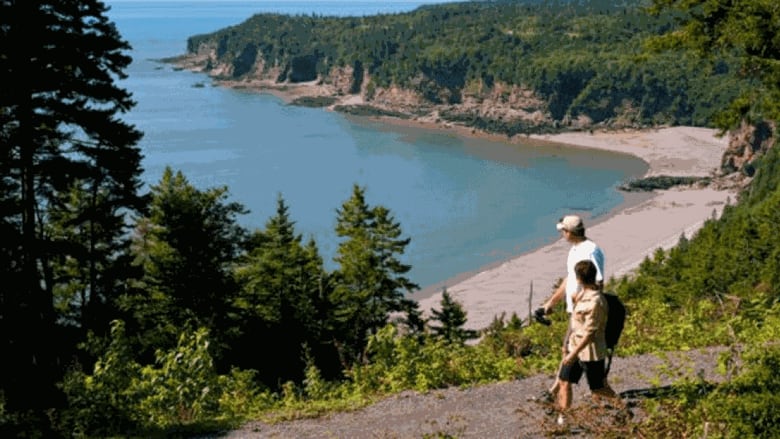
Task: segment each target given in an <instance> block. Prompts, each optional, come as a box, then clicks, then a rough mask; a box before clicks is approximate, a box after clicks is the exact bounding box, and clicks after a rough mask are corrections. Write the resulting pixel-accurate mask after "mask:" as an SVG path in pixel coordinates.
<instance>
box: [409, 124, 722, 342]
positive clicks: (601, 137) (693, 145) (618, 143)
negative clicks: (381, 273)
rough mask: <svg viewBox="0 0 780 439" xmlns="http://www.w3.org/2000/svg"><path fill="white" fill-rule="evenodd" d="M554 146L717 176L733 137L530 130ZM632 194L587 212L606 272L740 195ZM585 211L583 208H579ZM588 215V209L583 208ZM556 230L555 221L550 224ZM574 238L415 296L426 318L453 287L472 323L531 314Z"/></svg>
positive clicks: (634, 262)
mask: <svg viewBox="0 0 780 439" xmlns="http://www.w3.org/2000/svg"><path fill="white" fill-rule="evenodd" d="M530 137H531V138H532V139H534V140H538V141H543V142H550V143H551V144H566V145H567V146H573V147H579V148H586V149H588V148H593V149H603V150H608V151H615V152H624V153H629V154H633V155H635V156H637V157H639V158H640V159H642V160H644V161H645V162H647V163H648V165H649V168H648V171H647V173H646V175H645V176H646V177H647V176H653V175H675V176H712V175H714V173H715V172H716V171H717V169H718V168H719V166H720V159H721V157H722V155H723V152H724V151H725V149H726V147H727V145H728V140H727V138H726V137H724V138H718V137H717V131H716V130H712V129H706V128H696V127H673V128H659V129H652V130H637V131H617V132H599V133H594V134H591V133H587V132H569V133H561V134H554V135H536V136H530ZM626 195H627V196H626V200H625V201H624V202H623V203H621V205H619V206H618V207H616V208H615V209H613V210H612V211H611V212H609V213H608V214H606V215H602V216H600V217H598V218H596V219H595V220H592V219H590V218H588V217H587V216H585V215H583V220H584V222H585V226H586V234H587V236H588V237H589V238H591V239H593V240H594V241H595V242H596V243H598V244H599V246H601V247H602V249H603V250H604V253H605V255H606V263H605V271H606V273H605V276H606V278H607V279H609V278H620V277H622V276H624V275H630V273H631V272H632V271H633V270H634V269H636V268H637V267H638V266H639V264H640V263H641V262H642V261H643V260H644V259H645V258H646V257H648V256H652V254H653V253H654V252H655V250H656V249H658V248H663V249H669V248H671V247H673V246H674V245H676V244H677V242H679V239H680V237H681V236H682V235H685V236H686V237H687V238H691V237H692V236H693V235H694V234H695V233H696V232H697V231H698V230H699V229H700V228H701V227H702V226H703V224H704V222H705V221H706V220H707V219H709V218H711V217H713V216H716V217H717V216H719V215H720V213H721V212H722V211H723V208H724V207H725V206H726V205H727V204H729V203H731V202H734V201H736V197H737V191H736V190H731V189H716V188H712V187H705V188H697V187H675V188H671V189H668V190H658V191H653V192H652V193H643V194H633V193H629V194H626ZM573 213H579V212H573ZM580 214H582V213H580ZM550 227H551V228H554V227H555V224H550ZM568 249H569V244H567V243H566V242H565V241H563V240H562V239H559V240H557V241H555V242H554V243H551V244H548V245H545V246H543V247H541V248H538V249H536V250H532V251H530V252H527V253H524V254H521V255H519V256H516V257H513V258H510V259H508V260H505V261H503V262H500V263H497V264H493V265H491V266H489V267H483V268H482V269H480V270H478V271H477V272H474V273H467V274H464V275H461V276H457V277H455V278H453V279H450V280H448V281H447V282H445V283H443V284H441V285H439V286H433V287H428V288H425V289H423V290H420V291H418V292H415V293H414V294H413V295H412V298H413V299H415V300H417V302H418V303H419V304H420V308H421V310H422V311H423V314H424V315H425V316H429V315H430V310H431V309H432V308H439V306H440V301H441V290H442V288H444V287H446V288H447V292H448V293H449V294H450V296H451V297H452V298H453V300H455V301H457V302H459V303H460V304H461V305H462V306H463V309H464V310H465V311H466V313H467V317H468V321H467V323H466V325H465V326H466V328H468V329H482V328H485V327H487V326H488V325H489V324H490V323H491V322H492V321H493V319H494V318H495V317H496V316H501V314H502V313H504V314H505V317H506V318H509V317H510V316H511V315H512V313H516V314H517V315H518V317H520V318H523V319H525V318H528V317H529V314H530V312H531V310H533V309H534V308H536V307H538V306H540V305H541V303H543V302H544V300H546V299H547V298H548V297H549V296H550V294H551V293H552V291H553V285H554V284H555V282H556V281H557V279H559V278H561V277H563V276H564V275H565V272H566V255H567V253H568Z"/></svg>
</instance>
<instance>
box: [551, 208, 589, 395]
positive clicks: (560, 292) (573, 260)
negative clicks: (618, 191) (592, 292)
mask: <svg viewBox="0 0 780 439" xmlns="http://www.w3.org/2000/svg"><path fill="white" fill-rule="evenodd" d="M555 227H556V228H557V229H558V231H560V232H561V235H562V236H563V238H564V239H565V240H566V241H567V242H569V243H570V244H571V248H570V249H569V254H568V257H567V258H566V277H564V278H563V281H562V282H561V284H560V285H558V288H556V289H555V292H554V293H553V295H552V296H550V298H549V299H547V301H546V302H545V303H544V305H542V307H541V308H539V309H537V310H536V316H537V319H542V318H543V317H544V316H545V315H547V314H550V312H552V309H553V307H555V305H557V304H558V303H559V302H560V301H561V300H564V299H565V300H566V312H567V313H569V314H571V312H572V310H573V309H574V303H573V298H574V295H575V294H576V293H577V292H578V291H579V289H580V286H579V284H578V282H577V274H576V273H575V272H574V267H575V265H576V264H577V262H579V261H587V260H589V261H591V262H593V264H594V265H595V266H596V283H597V286H598V288H599V289H601V288H603V286H604V252H603V251H602V250H601V248H600V247H599V246H598V245H597V244H596V243H595V242H593V241H591V240H590V239H588V237H587V236H586V235H585V225H584V224H583V222H582V218H580V217H579V216H577V215H567V216H565V217H563V218H561V219H560V220H559V221H558V224H556V226H555ZM570 330H571V328H569V329H567V330H566V336H565V337H564V339H563V347H562V352H563V357H564V358H565V357H566V355H567V354H568V348H567V345H568V338H569V332H570ZM560 385H561V383H560V380H559V379H558V378H557V376H556V379H555V383H553V386H552V387H551V388H550V390H549V391H548V392H549V394H548V395H545V399H548V400H552V399H554V398H555V397H556V395H557V393H558V390H559V388H560Z"/></svg>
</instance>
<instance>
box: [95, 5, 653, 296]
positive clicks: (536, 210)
mask: <svg viewBox="0 0 780 439" xmlns="http://www.w3.org/2000/svg"><path fill="white" fill-rule="evenodd" d="M425 3H426V2H410V1H392V0H389V1H384V2H370V1H357V0H355V1H351V0H343V1H274V2H271V1H219V0H172V1H171V0H168V1H150V0H146V1H140V0H112V1H108V2H107V5H109V6H110V7H111V11H110V12H109V14H108V15H109V17H110V18H111V19H112V20H113V21H114V22H115V23H116V24H117V27H118V29H119V31H120V33H121V34H122V35H123V37H124V38H125V39H127V40H128V41H129V42H130V44H131V45H132V47H133V50H132V52H131V55H132V56H133V58H134V61H133V64H132V65H131V66H130V67H129V69H128V70H127V73H128V78H127V79H125V80H123V81H121V83H120V85H122V86H123V87H125V88H127V89H128V90H130V91H131V92H132V93H133V96H134V99H135V100H136V102H137V105H136V107H135V108H134V109H133V110H132V111H130V112H129V113H127V114H125V115H124V119H125V120H127V121H128V122H130V123H133V124H134V125H136V126H137V127H138V128H139V129H140V130H141V131H143V132H144V133H145V135H144V138H143V140H142V141H141V147H142V150H143V153H144V162H143V164H144V168H145V172H144V180H145V182H146V183H147V184H148V185H153V184H155V183H156V182H157V181H159V179H160V176H161V175H162V171H163V170H164V168H165V167H166V166H170V167H172V168H173V169H175V170H180V171H182V172H183V173H184V175H185V176H186V177H187V178H188V179H189V180H190V182H192V183H193V184H194V185H195V186H197V187H199V188H203V189H205V188H209V187H216V186H227V187H228V189H229V193H230V197H231V200H234V201H238V202H241V203H243V204H244V205H245V206H246V207H247V208H248V209H249V210H250V211H251V212H250V213H249V214H248V215H246V216H243V217H241V218H239V221H240V222H241V223H242V225H244V226H245V227H248V228H250V229H254V228H263V227H264V225H265V222H266V221H267V220H268V218H269V217H270V216H272V215H273V214H274V213H275V208H276V199H277V197H278V196H279V195H281V196H282V197H283V198H284V199H285V201H286V202H287V204H288V206H289V207H290V215H291V218H292V219H293V220H294V221H295V222H296V230H297V232H298V233H300V234H302V235H303V236H304V238H305V239H308V238H309V237H313V238H314V239H315V241H316V242H317V244H318V246H319V248H320V252H321V254H322V255H323V258H324V259H325V262H326V265H327V266H328V268H330V269H332V268H334V267H335V265H334V263H333V262H332V257H333V255H334V254H335V251H336V248H337V246H338V242H339V241H338V238H337V237H336V236H335V231H334V227H335V221H336V209H337V208H338V207H339V206H341V204H342V203H343V202H344V201H345V200H347V199H348V198H349V196H350V195H351V191H352V186H353V185H354V184H358V185H361V186H364V187H365V188H366V200H367V202H368V203H369V204H370V205H383V206H385V207H387V208H389V209H390V210H391V212H392V213H393V215H394V217H395V219H396V220H397V221H398V222H400V224H401V227H402V229H403V231H404V233H405V235H406V236H408V237H410V238H411V244H410V245H409V246H408V247H407V251H406V253H405V254H404V256H403V258H402V259H403V260H404V262H406V263H409V264H411V265H412V267H413V269H412V271H411V273H410V278H411V279H412V280H413V281H414V282H416V283H418V284H419V285H420V286H421V287H423V288H425V287H431V286H445V283H446V281H447V280H448V279H451V278H452V277H454V276H456V275H458V274H460V273H464V272H470V271H474V270H477V269H479V268H480V267H483V266H486V265H490V264H492V263H495V262H497V261H499V260H503V259H506V258H509V257H512V256H515V255H518V254H520V253H523V252H526V251H530V250H532V249H534V248H537V247H540V246H542V245H544V244H547V243H549V242H551V241H553V240H555V239H557V238H558V234H557V233H556V231H555V227H554V223H555V220H556V219H557V218H559V217H561V216H562V215H564V214H567V213H569V212H573V211H574V212H578V213H580V214H581V215H583V216H585V217H586V218H588V219H597V218H598V217H600V216H602V215H605V214H607V213H608V212H609V211H611V210H612V209H614V208H615V207H617V206H619V205H620V204H621V203H622V202H623V201H624V200H623V194H621V193H620V192H619V191H618V190H617V186H618V185H619V184H621V183H622V182H624V181H626V180H627V179H629V178H632V177H635V176H638V175H641V174H642V173H643V172H644V171H645V169H646V167H645V164H644V163H643V162H641V161H640V160H638V159H636V158H633V157H629V156H625V155H619V154H612V153H606V152H597V151H584V150H580V149H573V148H567V147H564V146H557V145H545V146H540V145H532V144H528V145H518V144H510V143H508V142H507V143H505V142H490V141H485V140H480V139H474V138H463V137H458V136H456V135H454V134H453V133H451V132H448V131H447V130H446V129H442V130H426V129H421V128H409V127H402V126H398V125H395V124H390V125H388V124H382V123H378V122H376V121H372V120H369V119H365V118H356V117H346V116H344V115H341V114H338V113H334V112H329V111H326V110H323V109H312V108H303V107H295V106H289V105H285V104H284V102H282V101H281V100H279V99H277V98H275V97H273V96H270V95H267V94H261V93H255V92H249V91H239V90H231V89H227V88H220V87H215V86H212V84H211V82H210V81H209V78H208V77H207V76H206V75H203V74H196V73H192V72H186V71H177V70H175V69H174V68H173V67H172V66H170V65H167V64H163V63H160V62H158V61H157V60H158V59H160V58H164V57H170V56H175V55H180V54H182V53H184V52H185V50H186V39H187V37H189V36H191V35H195V34H199V33H205V32H211V31H214V30H217V29H220V28H222V27H225V26H230V25H235V24H238V23H240V22H242V21H243V20H245V19H247V18H249V17H250V16H251V15H252V14H254V13H259V12H281V13H289V14H320V15H338V16H345V15H370V14H377V13H382V14H386V13H397V12H404V11H409V10H412V9H414V8H416V7H417V6H420V5H422V4H425ZM428 3H430V2H428ZM522 287H523V286H518V288H522Z"/></svg>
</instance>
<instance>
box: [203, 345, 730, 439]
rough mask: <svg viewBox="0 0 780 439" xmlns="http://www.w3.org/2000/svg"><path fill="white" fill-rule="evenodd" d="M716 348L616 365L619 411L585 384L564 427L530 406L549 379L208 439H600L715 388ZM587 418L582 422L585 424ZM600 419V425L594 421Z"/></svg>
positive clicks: (613, 379) (392, 402) (413, 395)
mask: <svg viewBox="0 0 780 439" xmlns="http://www.w3.org/2000/svg"><path fill="white" fill-rule="evenodd" d="M721 352H723V349H721V348H708V349H702V350H694V351H690V352H681V353H671V354H670V353H664V354H657V355H650V354H648V355H641V356H635V357H627V358H615V359H614V360H613V364H612V371H611V373H610V375H609V378H610V383H611V385H612V387H613V388H614V389H615V391H616V392H618V393H620V394H621V403H622V407H611V406H609V405H608V406H606V407H604V406H601V405H600V406H594V405H593V404H592V402H591V398H590V396H589V393H588V389H587V387H588V386H587V383H586V381H585V380H584V379H583V380H582V381H581V382H580V384H579V385H575V386H574V404H573V407H572V411H571V414H570V415H569V416H567V418H566V423H565V424H564V425H563V426H559V425H557V423H556V418H557V413H556V412H554V411H553V410H551V408H550V406H549V405H547V404H544V403H540V402H539V401H536V400H534V398H533V397H535V396H538V395H540V394H541V392H542V391H544V390H545V389H546V388H548V387H549V385H550V384H551V383H552V379H553V377H552V375H537V376H532V377H528V378H525V379H521V380H515V381H511V382H502V383H495V384H489V385H483V386H477V387H471V388H465V389H459V388H450V389H444V390H436V391H431V392H429V393H426V394H420V393H417V392H413V391H406V392H403V393H400V394H398V395H394V396H391V397H388V398H387V399H384V400H382V401H380V402H378V403H376V404H373V405H371V406H368V407H364V408H362V409H360V410H356V411H353V412H343V413H335V414H332V415H328V416H323V417H320V418H315V419H300V420H294V421H287V422H281V423H276V424H273V425H269V424H266V423H263V422H250V423H248V424H246V425H244V426H243V427H242V428H241V429H238V430H234V431H230V432H225V433H224V434H222V435H219V436H211V437H213V438H229V439H239V438H240V439H244V438H273V439H304V438H317V439H336V438H338V439H353V438H354V439H363V438H366V439H380V438H382V439H412V438H415V439H421V438H459V439H468V438H473V439H486V438H491V439H503V438H506V439H510V438H512V439H518V438H544V437H562V436H563V437H578V438H597V437H601V436H602V435H603V433H599V431H603V430H601V429H603V428H609V425H610V424H611V423H622V424H625V423H626V422H628V423H638V422H641V420H642V419H643V416H644V413H643V411H642V409H641V406H642V405H641V401H642V400H643V399H646V398H648V397H652V395H653V394H657V393H658V391H659V389H663V388H664V387H666V386H670V385H673V384H675V383H678V382H679V381H680V379H682V378H697V377H699V378H703V379H704V380H706V381H707V382H720V381H722V380H724V379H725V377H723V376H721V375H719V374H718V373H717V372H716V370H717V367H716V366H717V360H718V355H719V353H721ZM586 416H587V417H589V419H585V417H586ZM594 418H598V419H594Z"/></svg>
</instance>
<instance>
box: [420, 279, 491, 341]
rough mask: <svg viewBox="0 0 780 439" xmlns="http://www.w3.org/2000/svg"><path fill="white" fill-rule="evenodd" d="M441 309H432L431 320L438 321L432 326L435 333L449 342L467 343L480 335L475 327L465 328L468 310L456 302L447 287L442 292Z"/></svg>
mask: <svg viewBox="0 0 780 439" xmlns="http://www.w3.org/2000/svg"><path fill="white" fill-rule="evenodd" d="M440 305H441V309H435V308H434V309H432V310H431V314H432V316H431V319H430V320H431V321H435V322H438V325H436V326H431V330H432V331H433V333H434V334H435V335H436V336H438V337H441V338H443V339H444V340H445V341H447V342H448V343H456V344H459V343H465V342H466V341H468V340H473V339H475V338H477V337H479V334H478V333H477V331H475V330H473V329H464V325H465V324H466V322H467V320H468V319H467V318H466V311H465V310H464V309H463V306H462V305H461V304H460V303H458V302H456V301H455V300H454V299H453V298H452V296H451V295H450V293H449V292H447V289H446V288H444V290H443V291H442V293H441V302H440Z"/></svg>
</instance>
